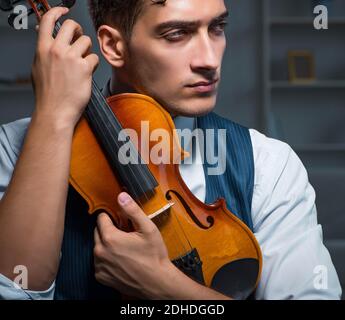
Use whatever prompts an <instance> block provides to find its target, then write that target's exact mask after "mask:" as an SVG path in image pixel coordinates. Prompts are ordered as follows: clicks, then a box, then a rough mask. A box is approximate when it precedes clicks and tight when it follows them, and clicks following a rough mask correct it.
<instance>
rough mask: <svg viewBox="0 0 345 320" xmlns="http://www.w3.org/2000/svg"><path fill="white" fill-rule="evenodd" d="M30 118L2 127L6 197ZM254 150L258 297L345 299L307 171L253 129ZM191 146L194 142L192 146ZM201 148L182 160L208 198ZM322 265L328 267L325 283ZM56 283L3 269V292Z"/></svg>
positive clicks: (0, 187) (17, 293)
mask: <svg viewBox="0 0 345 320" xmlns="http://www.w3.org/2000/svg"><path fill="white" fill-rule="evenodd" d="M28 122H29V119H26V120H20V121H17V122H14V123H11V124H8V125H5V126H1V127H0V198H1V197H2V195H3V193H4V191H5V189H6V187H7V185H8V183H9V180H10V177H11V175H12V172H13V169H14V165H15V162H16V159H17V157H18V154H19V152H20V146H21V144H22V140H23V136H24V134H25V131H26V129H27V125H28ZM175 124H176V127H177V128H180V129H184V128H187V127H191V126H193V120H192V119H188V118H183V117H178V118H176V119H175ZM250 137H251V140H252V145H253V153H254V168H255V180H254V193H253V200H252V212H251V213H252V220H253V226H254V234H255V236H256V239H257V240H258V242H259V244H260V247H261V250H262V254H263V270H262V276H261V280H260V283H259V286H258V288H257V290H256V299H339V298H340V297H341V287H340V283H339V279H338V276H337V273H336V271H335V268H334V266H333V263H332V260H331V257H330V255H329V253H328V250H327V249H326V247H325V246H324V244H323V241H322V228H321V226H320V225H319V224H318V223H317V213H316V207H315V192H314V189H313V188H312V186H311V185H310V184H309V182H308V175H307V172H306V170H305V168H304V166H303V164H302V162H301V161H300V159H299V158H298V156H297V155H296V154H295V152H294V151H293V150H292V149H291V148H290V147H289V145H287V144H286V143H283V142H281V141H278V140H274V139H270V138H267V137H266V136H264V135H263V134H261V133H259V132H258V131H256V130H252V129H250ZM186 147H187V148H188V145H187V146H186ZM198 157H200V150H198V148H197V152H196V158H195V159H196V160H195V163H193V164H181V165H180V172H181V175H182V178H183V179H184V181H185V182H186V184H187V186H188V187H189V189H190V190H191V191H192V193H193V194H194V195H195V196H196V197H198V198H199V199H200V200H201V201H205V195H206V187H205V176H204V171H203V166H202V164H200V161H197V160H198ZM320 270H322V271H323V272H326V274H324V277H322V279H323V281H326V284H325V283H323V284H322V285H318V284H319V280H320V274H319V272H320ZM54 288H55V287H54V284H53V285H52V286H51V288H50V289H49V290H47V291H45V292H32V291H25V290H20V289H16V288H15V287H14V286H13V283H12V281H10V280H9V279H7V278H6V277H4V276H2V275H0V298H3V299H52V298H53V296H54Z"/></svg>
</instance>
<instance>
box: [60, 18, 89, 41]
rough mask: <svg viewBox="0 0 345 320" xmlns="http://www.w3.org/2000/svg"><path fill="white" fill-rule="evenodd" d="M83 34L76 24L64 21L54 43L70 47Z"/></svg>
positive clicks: (71, 21)
mask: <svg viewBox="0 0 345 320" xmlns="http://www.w3.org/2000/svg"><path fill="white" fill-rule="evenodd" d="M82 34H83V29H82V27H81V26H80V24H78V23H77V22H75V21H73V20H71V19H68V20H66V21H65V22H64V23H63V24H62V26H61V28H60V30H59V33H58V34H57V36H56V39H55V40H56V41H57V42H59V43H60V44H63V45H70V44H72V43H73V41H75V40H76V39H78V38H79V37H80V36H82Z"/></svg>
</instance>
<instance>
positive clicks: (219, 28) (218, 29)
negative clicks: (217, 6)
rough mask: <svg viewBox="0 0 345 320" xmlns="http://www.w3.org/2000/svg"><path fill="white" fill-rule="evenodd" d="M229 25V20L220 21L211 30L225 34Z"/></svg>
mask: <svg viewBox="0 0 345 320" xmlns="http://www.w3.org/2000/svg"><path fill="white" fill-rule="evenodd" d="M227 25H228V23H227V22H221V23H218V24H216V25H214V26H212V27H211V31H212V32H214V33H215V34H223V33H224V31H225V28H226V26H227Z"/></svg>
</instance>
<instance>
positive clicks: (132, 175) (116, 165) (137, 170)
mask: <svg viewBox="0 0 345 320" xmlns="http://www.w3.org/2000/svg"><path fill="white" fill-rule="evenodd" d="M84 116H85V118H86V120H87V121H88V123H89V125H90V127H91V129H92V131H93V133H94V134H95V136H96V138H97V139H98V142H99V144H100V145H101V147H102V149H103V152H104V153H105V155H106V156H107V159H108V161H109V163H110V165H111V167H112V169H113V172H114V173H115V172H116V174H118V175H119V177H120V179H121V181H122V183H123V185H124V186H125V187H126V189H127V192H128V193H129V194H130V195H131V196H132V197H133V198H134V199H139V198H140V197H141V196H143V195H144V194H146V195H147V194H149V193H150V192H153V191H154V189H155V188H156V187H157V186H158V183H157V181H156V179H155V178H154V176H153V175H152V173H151V171H150V170H149V168H148V166H147V165H146V164H145V163H143V161H142V158H141V156H140V154H139V152H138V151H137V149H136V147H135V146H134V145H132V142H131V141H130V139H129V137H128V139H127V141H120V139H119V136H120V134H121V132H122V134H123V127H122V126H121V124H120V122H119V121H118V119H117V118H116V116H115V115H114V113H113V111H112V110H111V108H110V107H109V105H108V103H107V101H106V99H105V97H104V96H103V94H102V92H101V91H100V89H99V88H98V86H97V84H96V82H95V81H94V80H92V93H91V99H90V102H89V104H88V106H87V108H86V109H85V112H84ZM125 144H131V145H130V148H129V149H130V150H131V153H130V161H129V163H128V164H123V163H125V162H126V161H121V159H122V160H124V157H128V155H125V154H123V152H121V147H123V146H124V145H125ZM126 149H127V148H126ZM127 162H128V161H127Z"/></svg>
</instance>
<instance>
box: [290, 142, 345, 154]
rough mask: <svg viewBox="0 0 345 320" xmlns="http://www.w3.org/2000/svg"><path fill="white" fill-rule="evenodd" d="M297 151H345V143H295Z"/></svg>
mask: <svg viewBox="0 0 345 320" xmlns="http://www.w3.org/2000/svg"><path fill="white" fill-rule="evenodd" d="M293 149H294V150H295V151H296V152H345V143H329V144H328V143H315V144H300V145H295V146H294V147H293Z"/></svg>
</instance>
